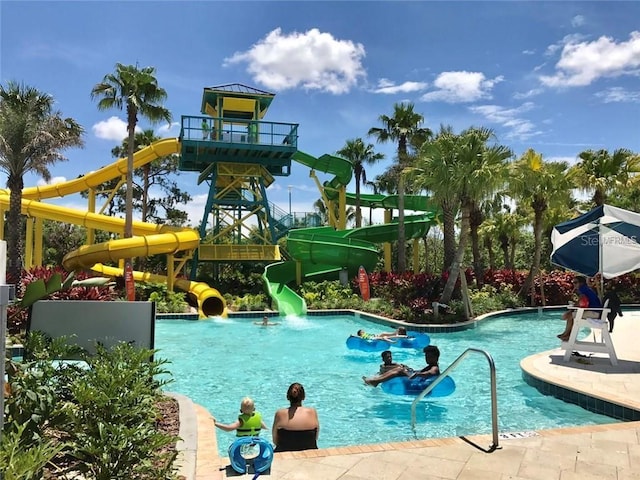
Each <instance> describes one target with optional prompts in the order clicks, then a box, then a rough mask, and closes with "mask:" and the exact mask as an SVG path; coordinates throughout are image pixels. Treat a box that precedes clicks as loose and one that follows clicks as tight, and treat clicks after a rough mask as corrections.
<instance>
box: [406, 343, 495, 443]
mask: <svg viewBox="0 0 640 480" xmlns="http://www.w3.org/2000/svg"><path fill="white" fill-rule="evenodd" d="M471 352H477V353H481V354H482V355H484V356H485V358H486V359H487V361H488V362H489V371H490V374H491V427H492V432H493V443H492V444H491V445H490V446H489V450H488V451H489V452H493V451H494V450H495V449H497V448H498V398H497V397H498V394H497V388H496V365H495V363H494V362H493V358H492V357H491V355H490V354H489V353H488V352H486V351H484V350H480V349H478V348H467V349H466V350H465V351H464V352H462V354H460V356H459V357H458V358H456V359H455V360H454V362H453V363H452V364H451V365H449V366H448V367H447V368H446V369H445V371H444V372H442V373H441V374H440V375H439V376H438V377H436V379H435V380H434V381H433V382H431V383H430V384H429V385H428V386H427V388H425V389H424V390H423V391H422V393H420V395H418V396H417V397H416V399H415V400H414V401H413V403H412V404H411V428H412V429H413V431H414V433H415V430H416V406H417V405H418V402H419V401H420V400H422V399H423V398H424V397H425V396H427V395H428V394H429V392H430V391H431V390H433V389H434V388H435V387H436V386H437V385H438V384H439V383H440V382H441V381H442V380H444V378H445V377H446V376H447V374H448V373H449V372H451V371H452V370H454V369H455V368H456V367H457V366H458V364H459V363H460V362H461V361H462V360H463V359H464V358H465V357H466V356H467V355H468V354H469V353H471Z"/></svg>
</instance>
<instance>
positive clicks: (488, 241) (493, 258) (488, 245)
mask: <svg viewBox="0 0 640 480" xmlns="http://www.w3.org/2000/svg"><path fill="white" fill-rule="evenodd" d="M484 248H486V249H487V257H488V258H489V268H490V269H491V270H495V269H496V256H495V254H494V253H493V240H491V237H489V236H487V238H485V240H484Z"/></svg>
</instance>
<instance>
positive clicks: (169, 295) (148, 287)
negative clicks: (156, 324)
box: [136, 282, 189, 313]
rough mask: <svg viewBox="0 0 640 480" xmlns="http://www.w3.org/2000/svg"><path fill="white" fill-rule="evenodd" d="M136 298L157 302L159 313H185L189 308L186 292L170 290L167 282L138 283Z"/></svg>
mask: <svg viewBox="0 0 640 480" xmlns="http://www.w3.org/2000/svg"><path fill="white" fill-rule="evenodd" d="M136 298H137V299H139V300H143V301H145V300H149V301H151V302H156V312H158V313H184V312H187V311H188V310H189V303H188V302H187V300H186V294H185V293H184V292H171V291H169V289H168V288H167V284H166V283H155V282H140V283H136Z"/></svg>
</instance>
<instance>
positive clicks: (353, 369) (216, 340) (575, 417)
mask: <svg viewBox="0 0 640 480" xmlns="http://www.w3.org/2000/svg"><path fill="white" fill-rule="evenodd" d="M560 316H561V314H560V313H557V312H555V313H554V312H542V313H537V312H535V313H525V314H514V315H510V316H500V317H496V318H492V319H488V320H484V321H482V322H480V323H479V324H478V326H477V328H474V329H469V330H465V331H461V332H452V333H433V334H429V335H430V337H431V344H432V345H437V346H438V347H439V349H440V352H441V355H440V368H441V370H444V369H445V368H446V367H447V366H448V365H449V364H450V363H451V362H453V361H454V360H455V359H456V358H457V357H458V356H459V355H460V354H461V353H462V352H464V351H465V350H466V349H467V348H470V347H474V348H479V349H483V350H486V351H487V352H489V354H490V355H491V356H492V357H493V359H494V362H495V365H496V373H497V390H498V417H499V430H500V432H520V431H524V430H536V429H544V428H554V427H563V426H572V425H588V424H601V423H613V422H616V420H615V419H613V418H610V417H606V416H603V415H598V414H595V413H592V412H589V411H587V410H584V409H582V408H581V407H578V406H576V405H572V404H569V403H565V402H563V401H561V400H557V399H555V398H553V397H551V396H546V395H543V394H541V393H539V392H538V391H537V390H536V389H535V388H533V387H530V386H529V385H527V384H526V383H525V382H524V380H523V379H522V371H521V369H520V360H521V359H523V358H524V357H526V356H529V355H532V354H534V353H537V352H542V351H545V350H551V349H553V348H556V347H557V346H558V339H557V338H556V334H557V333H559V332H560V331H562V329H563V328H564V321H563V320H562V319H561V318H560ZM259 320H260V319H258V318H256V319H246V318H237V319H209V320H199V321H193V320H158V321H157V322H156V337H155V346H156V348H157V349H159V354H158V357H159V358H164V359H167V360H169V361H170V362H171V363H170V364H169V365H168V369H169V370H170V371H171V373H172V374H173V378H174V382H173V383H171V384H170V385H169V386H168V387H167V389H168V390H171V391H175V392H178V393H182V394H184V395H187V396H188V397H190V398H191V399H192V400H193V401H194V402H196V403H198V404H200V405H203V406H204V407H205V408H207V409H208V410H209V412H211V413H212V414H213V415H214V416H215V418H216V419H217V420H218V421H221V422H223V423H231V422H233V421H235V420H236V419H237V416H238V413H239V406H240V400H241V399H242V398H243V397H244V396H251V397H252V398H253V399H254V400H255V403H256V409H257V410H258V411H259V412H261V413H262V415H263V418H264V420H265V423H266V424H267V426H269V427H271V425H272V421H273V414H274V412H275V410H276V409H278V408H281V407H284V406H288V402H287V400H286V391H287V388H288V387H289V385H290V384H291V383H293V382H300V383H302V384H303V385H304V387H305V390H306V395H307V400H306V401H305V402H304V404H305V405H306V406H311V407H315V408H316V409H317V410H318V416H319V418H320V438H319V440H318V445H319V447H320V448H326V447H335V446H344V445H355V444H370V443H382V442H391V441H403V440H412V439H415V438H438V437H451V436H460V435H470V434H478V433H490V432H491V389H490V375H489V365H488V362H487V360H486V358H484V356H482V355H475V354H472V355H469V356H468V357H467V358H466V359H465V360H464V361H463V362H461V363H460V364H459V366H458V367H457V368H456V370H455V371H454V372H453V373H452V377H453V379H454V380H455V382H456V390H455V392H454V393H453V394H452V395H450V396H448V397H441V398H434V399H433V400H429V399H426V400H424V401H423V402H422V403H421V404H420V405H419V406H418V409H417V417H416V418H417V422H416V423H417V426H416V432H415V434H414V432H413V431H412V429H411V402H412V400H413V397H403V396H395V395H390V394H386V393H384V392H383V391H382V389H381V388H379V387H378V388H372V387H368V386H366V385H364V383H363V382H362V379H361V377H362V376H363V375H373V374H375V373H377V371H378V368H379V364H380V362H381V359H380V353H377V352H375V353H367V352H361V351H357V350H348V349H347V347H346V345H345V341H346V339H347V337H348V336H349V335H350V334H353V333H355V332H356V331H357V330H358V329H360V328H363V329H365V330H366V331H368V332H374V333H375V332H380V331H385V330H386V331H389V330H391V328H384V327H383V326H381V325H377V324H374V323H371V322H368V321H366V320H363V319H360V318H359V317H355V316H348V315H344V316H341V315H338V316H328V317H327V316H318V317H317V316H313V317H303V318H297V317H288V318H279V319H272V321H278V322H280V324H279V325H277V326H272V327H261V326H258V325H255V324H254V323H253V322H254V321H259ZM391 350H392V352H393V358H394V361H396V362H398V363H405V364H407V365H410V366H412V367H414V368H422V367H423V366H424V355H423V353H422V352H421V351H418V350H412V349H399V348H392V349H391ZM216 434H217V438H218V447H219V451H220V454H221V455H226V450H227V448H228V446H229V444H230V443H231V442H232V441H233V440H234V433H228V432H223V431H222V430H219V429H218V430H217V431H216ZM262 436H264V437H265V438H268V439H269V440H270V439H271V431H270V430H269V431H266V432H263V433H262Z"/></svg>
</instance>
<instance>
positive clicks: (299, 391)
mask: <svg viewBox="0 0 640 480" xmlns="http://www.w3.org/2000/svg"><path fill="white" fill-rule="evenodd" d="M304 398H305V396H304V387H303V386H302V385H301V384H300V383H298V382H296V383H292V384H291V385H289V390H287V400H289V403H291V405H296V404H297V405H300V404H301V403H302V401H303V400H304Z"/></svg>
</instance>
